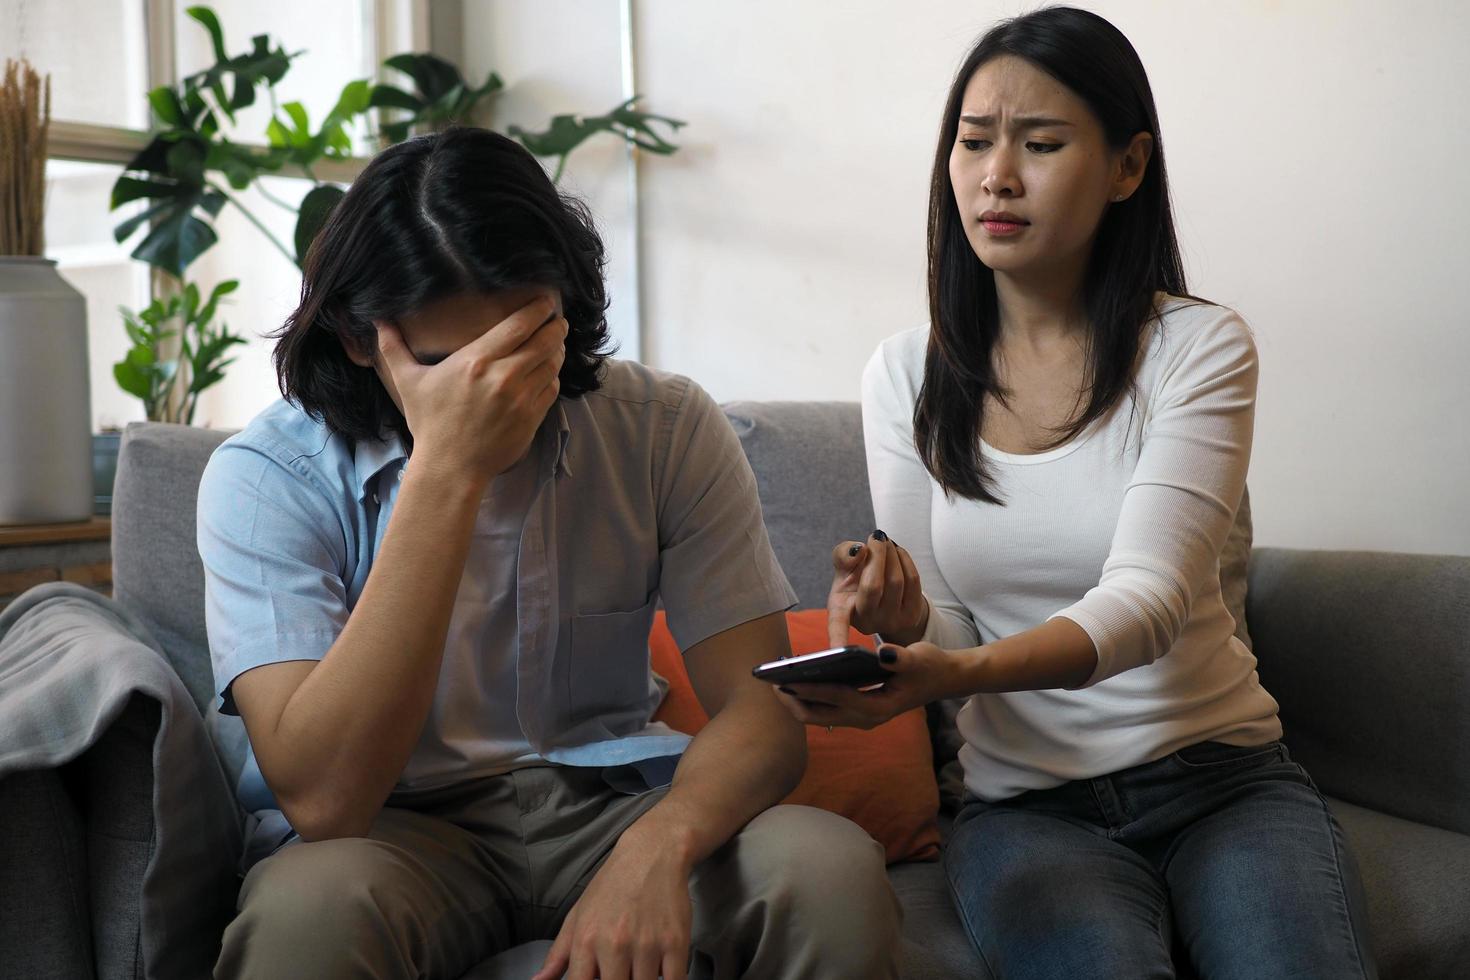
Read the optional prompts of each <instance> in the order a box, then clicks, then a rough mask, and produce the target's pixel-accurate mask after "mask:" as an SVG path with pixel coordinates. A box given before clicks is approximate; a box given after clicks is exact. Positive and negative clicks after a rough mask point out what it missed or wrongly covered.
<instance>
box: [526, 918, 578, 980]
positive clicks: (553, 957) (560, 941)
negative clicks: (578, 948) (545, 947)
mask: <svg viewBox="0 0 1470 980" xmlns="http://www.w3.org/2000/svg"><path fill="white" fill-rule="evenodd" d="M569 935H570V934H569V933H568V931H567V929H566V928H565V926H563V928H562V931H561V932H560V933H558V934H557V937H556V942H554V943H552V944H551V952H549V953H547V954H546V962H545V963H542V964H541V969H540V970H537V971H536V975H535V976H534V977H532V978H531V980H561V978H562V975H563V974H565V973H566V972H567V964H568V963H569V962H570V959H571V958H570V957H569V956H568V955H567V950H568V949H570V948H571V942H570V940H569V939H568V936H569Z"/></svg>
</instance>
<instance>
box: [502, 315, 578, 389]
mask: <svg viewBox="0 0 1470 980" xmlns="http://www.w3.org/2000/svg"><path fill="white" fill-rule="evenodd" d="M566 336H567V321H565V320H563V319H562V318H561V317H557V318H556V319H554V320H550V321H548V322H546V323H543V324H542V325H541V326H540V327H537V328H536V332H535V333H533V334H532V335H531V337H530V339H529V340H528V341H527V342H526V343H524V344H522V345H521V346H520V347H519V348H517V349H516V350H514V351H512V352H511V353H509V354H507V355H505V356H504V357H503V358H501V361H502V362H503V364H504V366H505V370H506V371H508V372H509V373H510V375H511V376H512V377H527V376H529V375H530V374H531V373H532V372H534V371H535V370H537V369H538V368H540V367H541V365H543V364H547V363H551V362H555V363H556V368H557V370H558V371H560V370H561V363H562V361H565V360H566V350H567V348H566Z"/></svg>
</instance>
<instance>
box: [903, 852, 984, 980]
mask: <svg viewBox="0 0 1470 980" xmlns="http://www.w3.org/2000/svg"><path fill="white" fill-rule="evenodd" d="M888 880H889V882H891V883H892V885H893V891H894V893H895V894H896V895H897V896H898V900H899V902H900V903H901V904H902V905H903V961H902V968H901V971H900V976H902V977H903V978H904V980H941V978H949V977H985V976H989V974H988V973H987V972H986V971H985V967H984V965H983V964H982V963H981V961H980V956H979V954H978V953H976V952H975V948H974V947H973V946H971V945H970V937H969V935H968V933H966V931H965V926H964V923H963V922H961V921H960V917H959V915H958V914H957V913H956V912H955V909H954V900H953V899H952V898H951V897H950V892H949V879H947V878H946V877H945V875H944V866H943V865H942V864H938V863H933V864H916V863H909V864H895V865H893V866H892V867H890V868H889V869H888Z"/></svg>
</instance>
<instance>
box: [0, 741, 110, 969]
mask: <svg viewBox="0 0 1470 980" xmlns="http://www.w3.org/2000/svg"><path fill="white" fill-rule="evenodd" d="M85 852H86V838H85V835H84V833H83V831H82V823H81V819H80V817H79V816H78V814H77V808H76V806H75V805H74V804H73V802H72V799H71V796H70V794H68V793H67V791H66V789H65V787H64V786H63V783H62V779H61V774H60V772H59V771H57V770H55V769H41V770H36V771H32V772H15V773H11V774H10V775H8V776H6V777H5V778H3V779H0V949H3V950H4V951H5V953H4V957H5V959H4V965H3V967H0V973H4V975H6V976H15V977H33V978H36V980H53V978H54V980H68V978H73V977H90V976H93V975H94V973H93V969H92V926H91V917H90V915H89V913H88V908H87V881H86V874H87V869H86V857H85Z"/></svg>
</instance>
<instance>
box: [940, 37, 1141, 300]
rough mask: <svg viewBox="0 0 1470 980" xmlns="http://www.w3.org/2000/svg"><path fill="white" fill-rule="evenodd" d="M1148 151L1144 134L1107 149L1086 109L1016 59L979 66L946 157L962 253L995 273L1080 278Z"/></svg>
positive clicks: (1057, 84) (1137, 177) (1134, 186)
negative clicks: (969, 251)
mask: <svg viewBox="0 0 1470 980" xmlns="http://www.w3.org/2000/svg"><path fill="white" fill-rule="evenodd" d="M1152 147H1153V140H1152V137H1150V136H1149V135H1148V134H1147V133H1139V134H1138V135H1136V136H1135V137H1134V138H1133V143H1132V144H1131V145H1130V146H1129V147H1128V148H1127V149H1126V150H1122V151H1119V150H1114V149H1112V148H1111V147H1109V146H1108V143H1107V139H1106V138H1105V136H1104V134H1103V129H1102V124H1101V123H1099V122H1098V120H1097V117H1096V116H1094V115H1093V113H1092V110H1091V109H1089V108H1088V106H1087V104H1086V103H1085V102H1083V101H1082V99H1080V98H1079V97H1078V96H1077V95H1076V94H1074V93H1073V92H1072V91H1071V90H1070V89H1068V88H1067V87H1066V86H1064V85H1063V84H1062V83H1061V82H1059V81H1057V80H1056V79H1055V78H1053V77H1052V76H1050V75H1048V74H1046V73H1045V72H1043V71H1041V70H1040V69H1038V68H1036V67H1035V66H1034V65H1032V64H1031V63H1030V62H1028V61H1026V60H1025V59H1022V58H1017V57H1013V56H1009V55H1006V56H1002V57H999V58H994V59H992V60H991V61H989V62H986V63H985V64H984V65H982V66H981V67H980V68H979V69H977V70H976V72H975V73H974V74H973V75H971V76H970V80H969V82H968V83H967V84H966V85H965V92H964V97H963V99H962V100H961V102H960V118H959V129H958V130H957V131H956V133H955V142H954V146H953V147H952V148H951V150H950V155H949V179H950V184H951V185H952V186H953V188H954V196H955V202H956V203H957V204H958V206H959V216H960V220H961V221H962V222H963V225H964V229H965V237H966V238H968V239H969V242H970V247H971V248H973V249H974V250H975V254H976V255H977V256H978V257H979V259H980V261H981V262H983V263H985V264H986V265H987V266H989V267H990V268H991V269H993V270H995V271H996V272H998V273H1005V274H1009V275H1012V276H1025V275H1027V274H1028V273H1038V272H1041V273H1045V272H1056V271H1059V270H1069V269H1076V270H1077V271H1079V272H1080V271H1081V270H1082V269H1085V267H1086V262H1087V258H1088V256H1089V255H1090V254H1091V247H1092V240H1093V238H1094V236H1095V235H1096V234H1097V229H1098V226H1099V225H1100V224H1101V223H1102V217H1103V213H1104V211H1105V210H1106V209H1107V208H1108V207H1110V206H1112V205H1113V204H1114V203H1116V202H1115V201H1114V198H1115V197H1117V196H1119V195H1122V196H1123V197H1125V198H1126V197H1127V196H1128V195H1130V194H1132V193H1133V191H1134V190H1136V189H1137V187H1138V184H1139V183H1140V182H1141V181H1142V179H1143V173H1144V168H1145V167H1146V166H1147V163H1148V156H1149V154H1150V153H1151V152H1152Z"/></svg>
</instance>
